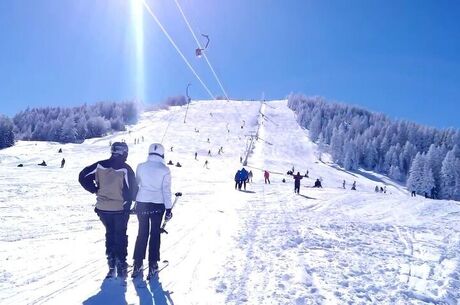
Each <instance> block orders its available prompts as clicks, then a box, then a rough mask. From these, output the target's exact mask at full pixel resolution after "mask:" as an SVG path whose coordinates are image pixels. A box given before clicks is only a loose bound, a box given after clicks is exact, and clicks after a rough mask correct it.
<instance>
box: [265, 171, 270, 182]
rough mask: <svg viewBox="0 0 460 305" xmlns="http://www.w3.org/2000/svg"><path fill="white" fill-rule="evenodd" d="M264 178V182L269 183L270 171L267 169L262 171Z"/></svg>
mask: <svg viewBox="0 0 460 305" xmlns="http://www.w3.org/2000/svg"><path fill="white" fill-rule="evenodd" d="M264 179H265V184H267V182H268V184H270V173H269V172H268V171H267V170H265V171H264Z"/></svg>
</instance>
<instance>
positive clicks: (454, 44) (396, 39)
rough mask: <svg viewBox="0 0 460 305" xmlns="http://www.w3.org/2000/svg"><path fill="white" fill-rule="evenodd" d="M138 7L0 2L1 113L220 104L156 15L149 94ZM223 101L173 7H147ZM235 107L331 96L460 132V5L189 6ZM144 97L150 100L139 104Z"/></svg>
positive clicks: (147, 48) (301, 2)
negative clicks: (139, 47) (244, 102)
mask: <svg viewBox="0 0 460 305" xmlns="http://www.w3.org/2000/svg"><path fill="white" fill-rule="evenodd" d="M131 1H133V0H97V1H94V0H81V1H74V0H40V1H30V0H5V1H0V29H1V30H0V41H1V47H0V104H1V107H0V113H3V114H6V115H9V116H12V115H14V114H15V113H16V112H18V111H20V110H22V109H24V108H26V107H27V106H48V105H49V106H57V105H66V106H71V105H79V104H82V103H93V102H96V101H100V100H114V101H121V100H129V99H133V98H142V97H143V99H144V100H145V101H146V102H148V103H156V102H160V101H162V100H164V99H165V98H166V97H168V96H173V95H179V94H183V93H184V91H185V87H186V85H187V83H189V82H190V83H192V87H191V93H192V98H194V99H198V98H203V99H207V98H209V97H208V95H207V94H206V91H205V90H204V89H203V88H202V87H201V85H200V84H199V82H198V81H197V80H196V79H195V77H194V76H193V74H192V73H191V72H190V71H189V70H188V68H187V67H186V66H185V64H184V62H183V61H182V59H181V58H180V57H179V55H178V54H177V53H176V51H175V50H174V49H173V47H172V46H171V44H170V43H169V41H168V40H167V39H166V38H165V36H164V35H163V33H162V32H161V30H160V29H159V27H158V26H157V24H156V23H155V22H154V20H153V19H152V18H151V17H150V16H149V15H148V14H147V13H146V12H144V14H143V18H144V22H143V25H144V27H143V28H144V56H143V64H142V67H143V69H144V74H145V78H144V83H145V93H144V94H139V93H138V84H139V79H138V77H137V76H136V75H138V72H137V68H136V58H137V57H136V38H135V37H136V36H135V35H134V30H133V29H134V26H133V24H135V20H134V18H133V15H132V13H131V9H130V8H131V6H130V3H131ZM146 1H147V2H148V3H149V5H150V6H151V8H152V10H153V11H154V12H155V14H156V15H157V16H158V18H159V19H160V21H161V22H162V23H163V25H164V26H165V28H166V29H167V30H168V31H169V32H170V34H171V36H172V37H173V39H174V40H175V42H176V43H177V45H178V46H179V48H180V49H181V50H182V51H183V52H184V54H185V55H186V57H187V58H188V60H189V61H190V63H191V64H192V65H193V66H194V67H195V68H196V70H197V72H198V73H199V74H200V76H201V77H202V78H203V80H204V81H205V82H206V83H207V84H208V86H209V88H210V89H211V91H212V92H213V94H215V95H222V92H221V91H220V88H219V86H218V84H217V83H216V81H215V80H214V78H213V76H212V74H211V73H210V71H209V68H208V67H207V65H206V62H205V61H204V59H203V58H201V59H200V58H196V57H195V55H194V50H195V48H196V45H195V42H194V40H193V38H192V36H191V34H190V32H189V31H188V29H187V27H186V24H185V23H184V22H183V20H182V18H181V16H180V13H179V11H178V10H177V7H176V6H175V4H174V1H173V0H146ZM179 3H180V4H181V5H182V8H183V10H184V12H185V14H186V15H187V17H188V18H189V20H190V22H191V24H192V26H193V28H194V29H195V31H196V32H197V33H206V34H208V35H209V36H210V37H211V43H210V46H209V49H208V50H207V55H208V58H209V60H210V61H211V63H212V65H213V66H214V68H215V70H216V72H217V74H218V75H219V77H220V79H221V80H222V82H223V85H224V87H225V89H226V90H227V92H228V94H229V96H230V97H231V98H239V99H257V98H260V97H261V95H262V92H264V93H265V96H266V98H267V99H279V98H284V97H285V96H286V95H287V94H289V93H290V92H295V93H304V94H306V95H321V96H324V97H326V98H327V99H329V100H334V101H340V102H344V103H348V104H353V105H358V106H362V107H364V108H366V109H369V110H374V111H379V112H383V113H386V114H388V115H389V116H390V117H393V118H402V119H408V120H411V121H416V122H419V123H422V124H427V125H430V126H436V127H450V126H453V127H457V128H459V127H460V120H459V119H458V116H459V114H460V2H459V1H453V0H452V1H449V0H447V1H424V0H420V1H396V0H395V1H369V0H362V1H361V0H359V1H358V0H353V1H327V0H321V1H319V0H318V1H308V0H296V1H294V0H285V1H281V0H214V1H211V0H179ZM138 95H142V97H141V96H138Z"/></svg>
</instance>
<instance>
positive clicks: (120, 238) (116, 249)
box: [96, 210, 129, 268]
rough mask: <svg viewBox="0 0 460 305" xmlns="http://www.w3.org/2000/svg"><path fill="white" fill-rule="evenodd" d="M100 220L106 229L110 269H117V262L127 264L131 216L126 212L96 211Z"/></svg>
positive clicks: (106, 246)
mask: <svg viewBox="0 0 460 305" xmlns="http://www.w3.org/2000/svg"><path fill="white" fill-rule="evenodd" d="M96 213H97V215H98V216H99V219H100V220H101V222H102V224H103V225H104V227H105V254H106V255H107V260H108V263H109V267H111V268H113V267H115V262H116V261H118V262H119V263H120V264H125V263H126V256H127V255H128V235H126V229H127V228H128V220H129V214H128V213H125V212H120V213H117V212H105V211H101V210H96Z"/></svg>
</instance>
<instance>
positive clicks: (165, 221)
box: [160, 192, 182, 234]
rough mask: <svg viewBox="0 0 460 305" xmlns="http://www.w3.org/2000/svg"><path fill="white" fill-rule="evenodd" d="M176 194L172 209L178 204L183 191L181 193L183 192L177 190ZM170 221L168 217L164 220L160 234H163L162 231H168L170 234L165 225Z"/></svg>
mask: <svg viewBox="0 0 460 305" xmlns="http://www.w3.org/2000/svg"><path fill="white" fill-rule="evenodd" d="M174 195H176V198H174V202H173V204H172V206H171V210H172V209H173V208H174V206H175V205H176V202H177V200H178V199H179V197H180V196H182V193H181V192H177V193H176V194H174ZM168 221H169V220H166V219H165V220H164V221H163V224H162V225H161V228H160V234H161V233H166V234H168V231H166V230H165V227H166V224H167V223H168Z"/></svg>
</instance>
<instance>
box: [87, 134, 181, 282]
mask: <svg viewBox="0 0 460 305" xmlns="http://www.w3.org/2000/svg"><path fill="white" fill-rule="evenodd" d="M127 157H128V146H127V145H126V143H124V142H115V143H113V144H112V146H111V156H110V158H109V159H106V160H101V161H98V162H96V163H94V164H92V165H90V166H88V167H85V168H84V169H83V170H82V171H81V172H80V175H79V182H80V184H81V185H82V187H83V188H84V189H85V190H87V191H88V192H90V193H93V194H96V208H95V212H96V213H97V215H98V216H99V219H100V220H101V222H102V224H103V225H104V227H105V230H106V234H105V237H106V241H105V248H106V256H107V264H108V267H109V272H108V274H107V277H108V278H110V277H114V276H118V277H121V278H126V277H127V267H128V264H127V262H126V257H127V255H128V252H127V249H128V236H127V235H126V231H127V226H128V219H129V215H130V213H131V212H134V213H135V214H136V215H137V218H138V221H139V229H138V235H137V239H136V244H135V249H134V255H133V259H134V267H133V273H132V277H133V278H135V277H138V276H139V275H141V274H142V271H143V267H142V266H143V260H144V259H145V255H146V249H147V243H148V244H149V255H148V262H149V271H148V275H149V276H148V278H150V277H151V276H153V275H154V274H155V273H156V272H157V270H158V261H159V260H160V232H161V227H160V226H161V222H162V219H163V215H164V219H165V221H168V220H170V219H171V218H172V212H171V208H172V202H171V172H170V169H169V168H168V167H167V166H166V165H165V163H164V147H163V146H162V145H161V144H159V143H154V144H151V145H150V147H149V150H148V157H147V161H146V162H144V163H141V164H139V165H138V166H137V170H136V174H134V171H133V170H132V169H131V167H130V166H129V165H128V164H127V163H126V160H127ZM133 201H135V207H134V208H133V210H131V205H132V202H133ZM149 239H150V241H149Z"/></svg>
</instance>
